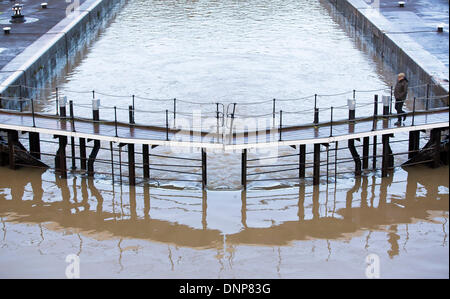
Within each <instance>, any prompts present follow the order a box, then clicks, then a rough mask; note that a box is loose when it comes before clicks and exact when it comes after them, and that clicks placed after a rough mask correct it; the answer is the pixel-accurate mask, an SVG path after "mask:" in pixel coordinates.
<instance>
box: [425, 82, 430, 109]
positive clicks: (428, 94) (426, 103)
mask: <svg viewBox="0 0 450 299" xmlns="http://www.w3.org/2000/svg"><path fill="white" fill-rule="evenodd" d="M426 97H427V98H426V102H425V110H427V111H428V109H429V101H430V84H429V83H427V95H426Z"/></svg>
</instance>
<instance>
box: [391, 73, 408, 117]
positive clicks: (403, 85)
mask: <svg viewBox="0 0 450 299" xmlns="http://www.w3.org/2000/svg"><path fill="white" fill-rule="evenodd" d="M407 95H408V79H406V76H405V74H404V73H400V74H398V77H397V83H396V84H395V88H394V97H395V110H397V118H398V121H397V122H396V123H395V125H401V123H402V118H403V121H404V120H405V119H406V114H405V111H403V104H404V103H405V100H406V96H407Z"/></svg>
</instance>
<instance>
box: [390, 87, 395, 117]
mask: <svg viewBox="0 0 450 299" xmlns="http://www.w3.org/2000/svg"><path fill="white" fill-rule="evenodd" d="M393 100H394V87H393V86H392V85H391V96H390V98H389V114H392V101H393Z"/></svg>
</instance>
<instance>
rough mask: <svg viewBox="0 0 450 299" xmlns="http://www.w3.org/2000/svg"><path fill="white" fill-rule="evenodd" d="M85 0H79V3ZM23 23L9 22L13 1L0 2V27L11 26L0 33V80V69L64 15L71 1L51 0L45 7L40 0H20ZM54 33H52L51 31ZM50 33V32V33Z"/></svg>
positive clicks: (45, 32)
mask: <svg viewBox="0 0 450 299" xmlns="http://www.w3.org/2000/svg"><path fill="white" fill-rule="evenodd" d="M85 1H86V0H80V1H79V2H80V5H81V4H83V3H84V2H85ZM20 3H21V4H23V12H22V14H23V15H25V22H24V23H14V24H12V23H10V19H11V13H12V9H11V8H12V5H13V2H10V1H2V2H0V27H1V28H3V27H11V33H10V34H8V35H5V34H4V33H3V30H2V32H1V34H0V81H3V79H1V78H3V75H2V74H1V73H2V71H1V69H2V68H3V67H4V66H5V65H6V64H8V63H9V62H10V61H11V60H12V59H13V58H15V57H16V56H17V55H19V54H20V53H22V52H23V51H24V50H25V49H26V48H27V47H28V46H30V45H31V44H32V43H34V42H35V41H37V40H38V39H39V38H40V37H42V36H44V35H46V34H50V33H47V32H48V31H49V30H50V29H51V28H52V27H53V26H55V25H56V24H58V22H60V21H61V20H62V19H64V18H65V17H66V9H67V7H68V6H69V5H70V4H71V3H66V2H65V1H51V2H49V5H48V7H47V9H43V8H41V3H42V1H41V0H22V1H20ZM52 34H53V35H54V33H52ZM50 35H51V34H50Z"/></svg>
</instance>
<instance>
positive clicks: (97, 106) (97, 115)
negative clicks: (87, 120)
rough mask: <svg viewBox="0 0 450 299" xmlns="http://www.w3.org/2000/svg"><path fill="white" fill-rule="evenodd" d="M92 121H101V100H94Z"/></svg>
mask: <svg viewBox="0 0 450 299" xmlns="http://www.w3.org/2000/svg"><path fill="white" fill-rule="evenodd" d="M92 119H93V120H94V121H95V122H97V121H99V120H100V99H93V100H92Z"/></svg>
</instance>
